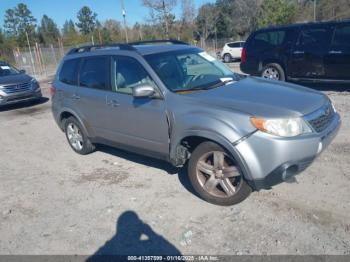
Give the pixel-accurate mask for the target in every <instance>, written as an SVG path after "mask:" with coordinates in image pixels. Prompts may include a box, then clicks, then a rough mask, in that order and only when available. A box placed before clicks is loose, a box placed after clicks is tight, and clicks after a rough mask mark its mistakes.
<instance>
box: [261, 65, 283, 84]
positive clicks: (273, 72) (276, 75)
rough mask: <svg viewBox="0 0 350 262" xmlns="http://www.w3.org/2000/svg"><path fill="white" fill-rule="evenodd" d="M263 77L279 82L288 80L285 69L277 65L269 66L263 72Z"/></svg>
mask: <svg viewBox="0 0 350 262" xmlns="http://www.w3.org/2000/svg"><path fill="white" fill-rule="evenodd" d="M261 77H263V78H266V79H271V80H279V81H285V80H286V77H285V74H284V70H283V68H282V67H281V66H280V65H279V64H275V63H272V64H267V65H266V66H265V67H264V68H263V70H262V73H261Z"/></svg>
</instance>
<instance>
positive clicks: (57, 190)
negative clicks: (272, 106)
mask: <svg viewBox="0 0 350 262" xmlns="http://www.w3.org/2000/svg"><path fill="white" fill-rule="evenodd" d="M42 86H43V87H44V92H45V95H46V96H47V97H48V94H47V84H43V85H42ZM322 90H324V92H326V93H327V94H328V95H329V96H330V97H331V99H332V100H333V101H334V102H335V104H336V107H337V109H338V111H339V112H340V114H341V116H342V120H343V125H342V128H341V130H340V133H339V134H338V136H337V137H336V139H335V140H334V141H333V143H332V144H331V145H330V147H329V148H328V149H327V150H326V151H325V152H324V153H323V154H322V155H321V156H320V157H319V158H318V159H317V160H316V161H315V163H314V164H313V165H312V166H311V167H310V168H309V169H307V170H306V171H305V172H303V173H302V174H301V175H299V176H298V177H297V181H294V182H293V183H284V184H281V185H278V186H276V187H275V188H274V189H273V190H269V191H261V192H255V193H252V194H251V196H250V197H249V198H248V199H247V200H246V201H244V202H243V203H241V204H239V205H237V206H232V207H220V206H215V205H211V204H208V203H206V202H204V201H202V200H201V199H199V198H197V197H196V196H195V195H194V194H193V192H192V190H191V188H190V186H189V184H188V180H187V178H186V172H185V170H176V169H174V168H172V167H171V166H169V165H168V164H166V163H163V162H159V161H157V160H152V159H149V158H147V157H142V156H138V155H134V154H130V153H125V152H122V151H119V150H115V149H111V148H108V147H100V148H99V149H98V151H96V152H95V153H93V154H90V155H88V156H80V155H78V154H75V153H74V152H73V151H72V150H71V149H70V147H69V146H68V144H67V142H66V140H65V136H64V134H63V133H62V132H61V131H60V130H59V129H58V127H57V126H56V124H55V123H54V121H53V118H52V116H51V111H50V101H46V100H45V101H43V102H42V103H40V104H35V105H30V104H26V105H20V106H12V107H7V108H4V109H2V110H1V111H0V127H1V128H0V144H1V146H0V155H1V158H0V159H1V161H0V165H1V168H0V181H1V182H0V236H1V237H0V254H86V255H90V254H94V253H95V252H96V251H97V250H99V249H100V248H101V249H100V251H106V250H107V251H112V252H114V253H134V252H135V251H137V252H139V253H143V254H145V253H147V252H148V251H150V250H151V251H152V250H153V251H155V252H160V253H164V252H165V253H172V254H176V253H177V254H179V253H181V254H211V255H219V254H221V255H222V254H350V201H349V200H350V190H349V188H350V171H349V170H350V137H349V128H350V93H349V92H348V91H344V90H345V87H340V88H339V87H329V86H327V87H323V88H322ZM348 90H349V91H350V88H348ZM116 230H117V231H116ZM106 241H108V243H106Z"/></svg>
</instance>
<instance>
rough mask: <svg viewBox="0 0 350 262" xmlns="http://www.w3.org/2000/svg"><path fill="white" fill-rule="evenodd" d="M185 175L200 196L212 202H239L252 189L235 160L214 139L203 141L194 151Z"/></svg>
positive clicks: (226, 204) (223, 204)
mask: <svg viewBox="0 0 350 262" xmlns="http://www.w3.org/2000/svg"><path fill="white" fill-rule="evenodd" d="M188 175H189V179H190V181H191V184H192V186H193V188H194V189H195V191H196V192H197V193H198V194H199V196H200V197H202V198H203V199H204V200H206V201H208V202H210V203H213V204H217V205H222V206H230V205H234V204H238V203H239V202H241V201H243V200H244V199H246V198H247V197H248V196H249V194H250V193H251V191H252V189H251V187H250V186H249V185H248V184H247V183H246V181H245V180H244V178H243V175H242V172H241V170H240V168H239V166H238V164H237V163H236V161H235V160H234V159H233V158H232V157H231V156H230V155H229V154H228V153H227V152H226V151H225V150H224V149H223V148H222V147H221V146H219V145H217V144H215V143H213V142H204V143H202V144H200V145H199V146H198V147H197V148H196V149H195V150H194V151H193V153H192V154H191V158H190V161H189V164H188Z"/></svg>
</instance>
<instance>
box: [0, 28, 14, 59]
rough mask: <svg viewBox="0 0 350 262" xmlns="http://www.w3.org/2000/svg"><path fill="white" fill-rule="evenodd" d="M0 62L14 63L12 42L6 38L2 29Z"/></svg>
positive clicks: (0, 31) (0, 32)
mask: <svg viewBox="0 0 350 262" xmlns="http://www.w3.org/2000/svg"><path fill="white" fill-rule="evenodd" d="M0 60H3V61H6V62H8V63H13V62H14V61H13V56H12V41H10V40H9V39H7V38H6V36H5V34H4V33H3V32H2V30H1V29H0Z"/></svg>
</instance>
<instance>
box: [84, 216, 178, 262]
mask: <svg viewBox="0 0 350 262" xmlns="http://www.w3.org/2000/svg"><path fill="white" fill-rule="evenodd" d="M110 255H133V256H137V255H181V253H180V251H179V250H178V249H177V248H176V247H175V246H174V245H172V244H171V243H170V242H169V241H168V240H166V239H165V238H164V237H163V236H161V235H158V234H157V233H155V232H154V231H153V229H152V228H151V227H150V226H149V225H148V224H146V223H144V222H143V221H142V220H141V219H140V218H139V217H138V215H137V214H136V213H135V212H133V211H126V212H124V213H123V214H121V215H120V217H119V218H118V221H117V225H116V234H115V235H114V236H113V237H112V238H111V239H110V240H108V241H107V242H106V243H105V244H104V245H103V246H102V247H100V248H99V249H98V250H97V251H96V252H95V254H93V255H92V256H91V257H89V258H88V259H87V261H89V262H90V261H105V259H106V258H107V257H108V256H110ZM111 261H112V260H111Z"/></svg>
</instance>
